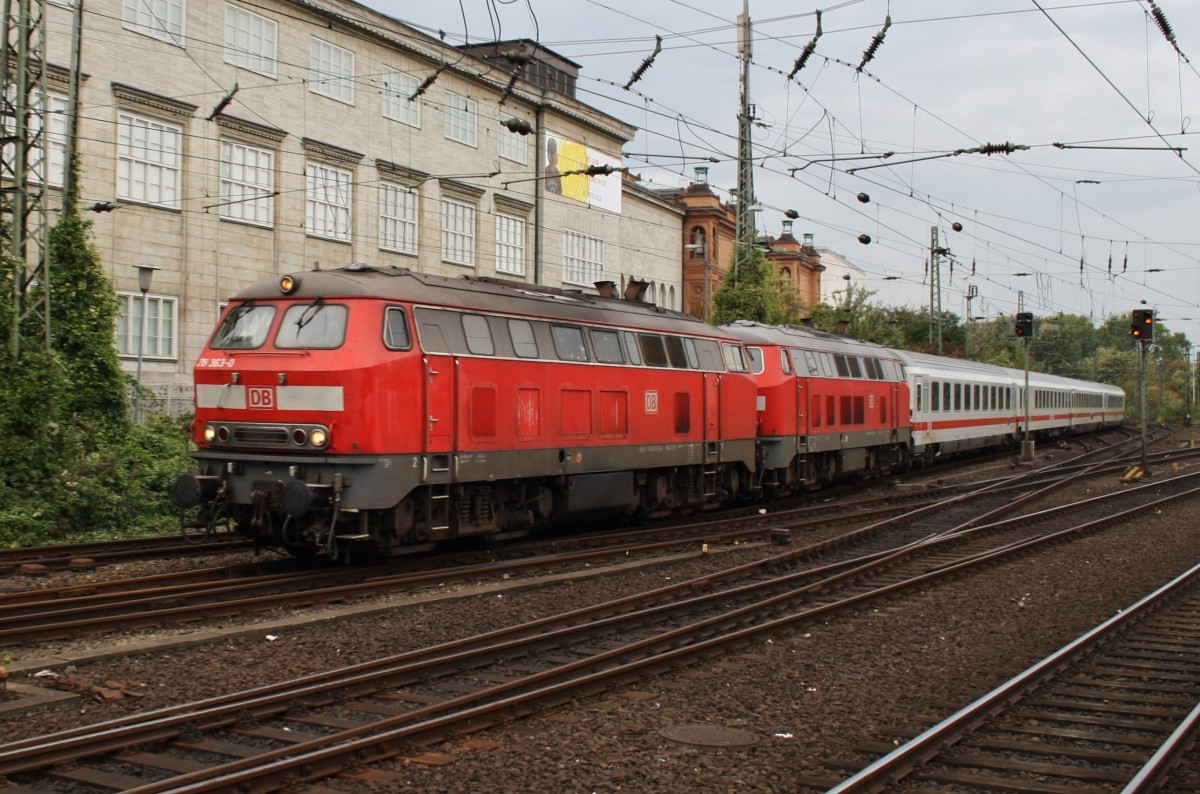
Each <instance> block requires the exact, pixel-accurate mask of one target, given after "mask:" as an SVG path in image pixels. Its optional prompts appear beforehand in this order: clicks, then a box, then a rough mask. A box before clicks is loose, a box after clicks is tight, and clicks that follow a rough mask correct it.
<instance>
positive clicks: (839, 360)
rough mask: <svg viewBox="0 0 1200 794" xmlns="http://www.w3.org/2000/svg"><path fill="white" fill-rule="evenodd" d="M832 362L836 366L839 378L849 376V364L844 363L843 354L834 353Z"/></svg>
mask: <svg viewBox="0 0 1200 794" xmlns="http://www.w3.org/2000/svg"><path fill="white" fill-rule="evenodd" d="M833 363H834V365H835V366H836V367H837V374H838V377H839V378H848V377H850V365H849V364H847V363H846V357H845V356H843V355H842V354H841V353H834V354H833Z"/></svg>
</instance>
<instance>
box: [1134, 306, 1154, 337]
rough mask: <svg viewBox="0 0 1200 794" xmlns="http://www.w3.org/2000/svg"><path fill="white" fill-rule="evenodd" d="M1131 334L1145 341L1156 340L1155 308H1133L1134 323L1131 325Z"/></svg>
mask: <svg viewBox="0 0 1200 794" xmlns="http://www.w3.org/2000/svg"><path fill="white" fill-rule="evenodd" d="M1129 335H1130V336H1132V337H1133V338H1134V339H1140V340H1142V341H1144V342H1153V341H1154V310H1153V309H1134V310H1133V324H1132V325H1130V326H1129Z"/></svg>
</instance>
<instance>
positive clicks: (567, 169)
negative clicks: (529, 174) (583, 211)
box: [543, 134, 621, 213]
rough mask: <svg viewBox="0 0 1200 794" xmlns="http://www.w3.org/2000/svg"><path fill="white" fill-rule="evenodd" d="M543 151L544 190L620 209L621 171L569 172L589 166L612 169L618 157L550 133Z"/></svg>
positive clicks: (605, 208) (611, 210)
mask: <svg viewBox="0 0 1200 794" xmlns="http://www.w3.org/2000/svg"><path fill="white" fill-rule="evenodd" d="M545 153H546V162H545V170H544V171H543V178H544V181H545V183H546V192H547V193H557V194H559V195H561V196H562V197H563V198H569V199H572V200H573V201H578V202H580V203H581V204H587V205H588V206H591V207H595V208H597V209H602V210H608V211H609V212H618V213H619V212H620V211H621V174H620V172H616V173H612V174H596V175H594V176H588V175H587V174H580V173H572V172H577V171H582V170H584V169H586V168H588V167H589V166H599V167H605V166H607V167H609V168H614V169H615V168H618V167H620V165H621V161H620V160H619V159H618V158H616V157H612V156H610V155H607V154H605V153H603V152H600V151H597V150H596V149H592V148H590V147H588V146H585V145H584V144H582V143H579V142H577V141H573V140H570V139H569V138H563V137H562V136H559V135H550V134H548V135H546V140H545Z"/></svg>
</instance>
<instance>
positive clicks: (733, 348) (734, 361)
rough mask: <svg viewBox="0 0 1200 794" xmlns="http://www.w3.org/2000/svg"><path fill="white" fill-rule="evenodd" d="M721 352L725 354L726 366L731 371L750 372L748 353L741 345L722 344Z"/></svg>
mask: <svg viewBox="0 0 1200 794" xmlns="http://www.w3.org/2000/svg"><path fill="white" fill-rule="evenodd" d="M721 352H722V353H723V354H724V356H725V367H726V368H727V369H728V370H729V371H730V372H749V369H748V368H747V367H746V355H745V353H744V352H743V349H742V347H741V346H740V345H729V344H723V345H721Z"/></svg>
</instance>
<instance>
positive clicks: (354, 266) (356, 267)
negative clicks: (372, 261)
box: [346, 262, 375, 273]
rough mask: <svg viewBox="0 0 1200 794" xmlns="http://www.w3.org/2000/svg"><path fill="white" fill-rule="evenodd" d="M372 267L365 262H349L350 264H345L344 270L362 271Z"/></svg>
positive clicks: (372, 267) (372, 268) (369, 269)
mask: <svg viewBox="0 0 1200 794" xmlns="http://www.w3.org/2000/svg"><path fill="white" fill-rule="evenodd" d="M374 269H375V268H374V266H372V265H368V264H367V263H366V262H351V263H350V264H348V265H346V270H349V271H350V272H352V273H362V272H367V271H371V270H374Z"/></svg>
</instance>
